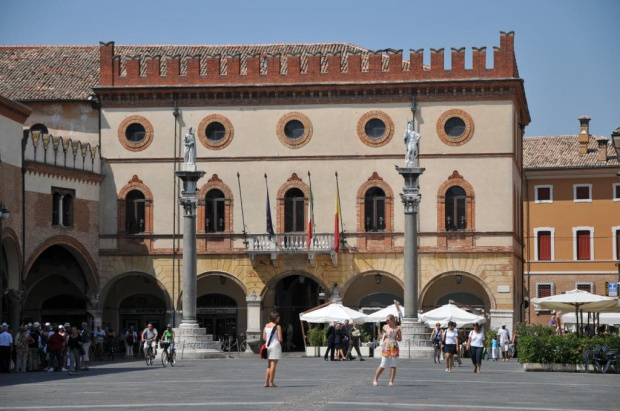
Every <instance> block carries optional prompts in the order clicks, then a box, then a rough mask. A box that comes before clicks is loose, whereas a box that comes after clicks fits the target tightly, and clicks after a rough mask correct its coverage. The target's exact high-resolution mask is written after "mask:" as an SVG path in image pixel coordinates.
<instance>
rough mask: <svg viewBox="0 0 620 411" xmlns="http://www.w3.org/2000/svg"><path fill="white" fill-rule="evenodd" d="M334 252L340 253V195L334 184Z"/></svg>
mask: <svg viewBox="0 0 620 411" xmlns="http://www.w3.org/2000/svg"><path fill="white" fill-rule="evenodd" d="M334 251H335V252H336V254H338V252H340V193H339V190H338V182H336V210H335V216H334Z"/></svg>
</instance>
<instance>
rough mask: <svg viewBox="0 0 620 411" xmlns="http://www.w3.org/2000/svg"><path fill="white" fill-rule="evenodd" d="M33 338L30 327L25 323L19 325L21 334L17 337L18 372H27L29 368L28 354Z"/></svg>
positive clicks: (16, 365) (16, 367)
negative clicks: (29, 332)
mask: <svg viewBox="0 0 620 411" xmlns="http://www.w3.org/2000/svg"><path fill="white" fill-rule="evenodd" d="M32 341H33V340H32V338H31V337H30V335H28V328H27V327H26V326H25V325H22V326H21V327H19V334H18V335H17V337H16V338H15V348H16V350H17V362H16V364H15V371H16V372H26V370H27V368H28V354H29V351H30V348H29V347H30V344H31V343H32Z"/></svg>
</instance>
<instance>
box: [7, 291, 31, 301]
mask: <svg viewBox="0 0 620 411" xmlns="http://www.w3.org/2000/svg"><path fill="white" fill-rule="evenodd" d="M4 293H5V294H6V295H7V297H9V300H11V301H14V302H17V303H18V302H20V301H22V300H23V299H24V296H25V295H26V293H25V292H24V291H23V290H16V289H13V288H9V289H7V290H5V291H4Z"/></svg>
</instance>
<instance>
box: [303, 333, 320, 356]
mask: <svg viewBox="0 0 620 411" xmlns="http://www.w3.org/2000/svg"><path fill="white" fill-rule="evenodd" d="M306 337H307V338H308V345H307V346H306V357H317V356H318V355H319V346H320V345H321V342H322V341H323V330H322V329H320V328H319V327H310V329H308V332H307V333H306Z"/></svg>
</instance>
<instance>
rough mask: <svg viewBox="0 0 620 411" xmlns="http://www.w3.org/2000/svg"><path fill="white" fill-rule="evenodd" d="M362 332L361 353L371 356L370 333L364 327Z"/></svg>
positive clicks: (361, 329)
mask: <svg viewBox="0 0 620 411" xmlns="http://www.w3.org/2000/svg"><path fill="white" fill-rule="evenodd" d="M360 332H361V335H360V353H361V354H362V357H370V347H369V346H368V342H369V341H370V334H369V333H368V332H367V331H366V330H365V329H364V328H363V327H362V328H360Z"/></svg>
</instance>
